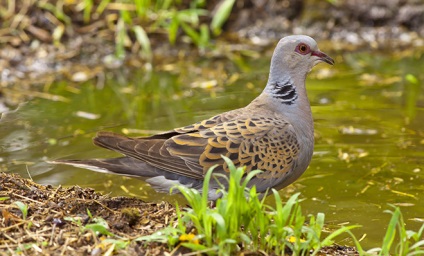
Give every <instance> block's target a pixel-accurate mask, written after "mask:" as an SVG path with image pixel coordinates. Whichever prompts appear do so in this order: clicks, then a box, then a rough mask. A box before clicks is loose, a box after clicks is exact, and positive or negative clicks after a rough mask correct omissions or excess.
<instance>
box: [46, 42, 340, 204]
mask: <svg viewBox="0 0 424 256" xmlns="http://www.w3.org/2000/svg"><path fill="white" fill-rule="evenodd" d="M322 62H324V63H328V64H330V65H334V60H333V59H332V58H331V57H330V56H328V55H327V54H325V53H324V52H322V51H320V50H319V48H318V45H317V42H316V41H315V40H314V39H313V38H311V37H309V36H306V35H290V36H286V37H283V38H282V39H280V40H279V42H278V44H277V46H276V47H275V50H274V52H273V55H272V57H271V64H270V70H269V76H268V81H267V83H266V85H265V88H264V89H263V91H262V93H261V94H260V95H259V96H257V97H256V98H255V99H254V100H253V101H252V102H251V103H250V104H248V105H247V106H245V107H243V108H239V109H234V110H230V111H228V112H224V113H221V114H218V115H215V116H213V117H211V118H209V119H205V120H201V121H199V122H197V123H194V124H191V125H188V126H184V127H179V128H175V129H173V130H170V131H167V132H163V133H159V134H155V135H153V136H149V137H133V138H131V137H127V136H123V135H120V134H116V133H112V132H107V131H101V132H98V133H97V134H96V136H95V137H94V138H93V143H94V144H95V145H97V146H100V147H103V148H106V149H109V150H113V151H116V152H119V153H121V154H122V155H123V156H121V157H117V158H109V159H87V160H55V161H51V163H54V164H67V165H72V166H75V167H80V168H85V169H89V170H92V171H97V172H102V173H113V174H119V175H124V176H129V177H136V178H140V179H142V180H144V181H145V182H147V183H148V184H150V186H152V187H153V188H154V189H155V190H156V191H158V192H168V193H169V191H170V189H171V188H173V187H174V186H176V185H182V186H184V187H186V188H193V189H197V190H199V191H200V192H201V189H202V185H203V180H204V177H205V175H206V172H207V171H208V169H209V168H211V167H212V166H216V167H215V169H214V170H213V174H217V173H219V174H224V176H225V175H226V176H228V175H229V170H228V169H229V168H228V166H227V164H226V163H225V161H224V159H223V158H222V156H225V157H227V158H229V159H230V160H231V161H232V162H233V163H234V165H236V166H245V172H246V173H249V172H250V171H253V170H261V171H262V172H260V173H258V174H256V175H255V176H254V177H253V178H252V179H251V180H250V181H249V183H248V187H253V186H256V191H257V192H258V193H262V194H265V193H266V192H267V191H268V190H269V189H271V188H274V189H276V190H280V189H282V188H284V187H286V186H288V185H290V184H291V183H293V182H294V181H295V180H296V179H298V178H299V177H300V176H301V175H302V174H303V173H304V172H305V170H306V169H307V167H308V166H309V164H310V161H311V158H312V153H313V149H314V124H313V118H312V113H311V107H310V102H309V99H308V96H307V91H306V87H305V80H306V77H307V74H308V73H309V72H310V70H311V69H312V68H313V67H314V66H315V65H317V64H318V63H322ZM217 176H220V177H221V176H222V175H217ZM221 186H224V187H225V188H227V187H228V181H226V180H225V179H220V178H216V179H211V180H210V184H209V191H208V199H209V200H211V201H216V200H217V199H218V198H219V197H220V193H219V190H220V189H221ZM173 191H176V190H175V189H174V190H173Z"/></svg>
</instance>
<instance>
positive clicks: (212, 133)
mask: <svg viewBox="0 0 424 256" xmlns="http://www.w3.org/2000/svg"><path fill="white" fill-rule="evenodd" d="M214 118H215V117H213V118H212V120H215V121H216V123H218V124H216V123H215V125H213V123H212V122H208V121H209V120H211V119H209V120H205V121H202V122H199V123H198V124H195V125H194V126H193V127H191V126H188V127H186V128H184V127H183V128H179V129H176V130H175V131H172V132H169V133H164V134H158V135H155V136H152V137H148V138H135V139H132V138H127V137H124V136H120V135H116V134H113V133H107V132H106V133H105V132H102V133H99V134H98V136H97V137H96V138H95V139H94V142H95V144H96V145H99V146H102V147H105V148H108V149H113V150H115V151H118V152H120V153H122V154H124V155H127V156H129V157H133V158H136V159H139V160H142V161H145V162H147V163H149V164H150V165H152V166H155V167H157V168H160V169H162V170H166V171H169V172H173V173H177V174H181V175H183V176H187V177H191V178H195V179H201V178H203V176H204V174H205V173H206V171H207V170H208V169H209V168H210V167H211V166H213V165H215V164H218V165H219V167H218V168H217V169H216V171H228V170H227V169H228V167H227V166H226V165H225V164H224V161H223V159H222V158H221V155H224V156H227V157H228V158H230V159H231V160H232V161H233V162H234V163H235V164H236V165H244V166H246V167H247V171H250V170H253V169H261V170H263V171H265V172H264V173H262V174H261V175H260V176H258V177H259V178H269V177H280V176H281V175H283V174H284V173H286V172H287V171H289V170H290V169H291V168H292V166H293V163H294V161H295V160H296V159H297V155H298V152H299V144H298V142H297V140H296V136H295V133H294V132H293V130H292V127H291V125H290V124H288V123H286V122H284V121H282V120H279V119H273V118H262V117H258V118H239V119H236V120H233V121H227V122H222V120H218V118H215V119H214ZM196 126H197V127H196ZM206 126H211V127H210V128H207V127H206ZM184 130H185V131H187V132H189V133H186V134H180V133H179V132H183V131H184ZM177 131H178V132H177ZM168 137H169V138H168Z"/></svg>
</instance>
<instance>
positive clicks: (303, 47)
mask: <svg viewBox="0 0 424 256" xmlns="http://www.w3.org/2000/svg"><path fill="white" fill-rule="evenodd" d="M296 52H298V53H300V54H302V55H305V54H308V53H309V52H310V48H309V45H307V44H304V43H300V44H298V45H297V47H296Z"/></svg>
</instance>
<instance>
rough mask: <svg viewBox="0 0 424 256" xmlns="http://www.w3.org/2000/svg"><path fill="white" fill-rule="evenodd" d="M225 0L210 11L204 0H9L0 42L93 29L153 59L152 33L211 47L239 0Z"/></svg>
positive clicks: (2, 10) (0, 20) (119, 47)
mask: <svg viewBox="0 0 424 256" xmlns="http://www.w3.org/2000/svg"><path fill="white" fill-rule="evenodd" d="M221 2H222V3H221V4H220V5H219V6H218V7H217V10H216V11H215V12H214V13H213V14H212V13H210V12H209V11H208V10H207V9H206V8H207V6H206V1H205V0H192V1H172V0H157V1H152V0H99V1H94V0H72V1H69V0H56V1H53V0H40V1H19V0H8V1H7V4H5V5H2V6H0V24H1V25H0V28H3V31H2V33H1V35H2V36H3V38H2V39H1V40H0V43H10V44H13V45H18V44H22V43H30V42H31V41H33V40H34V39H38V40H41V41H46V42H53V43H54V44H55V45H60V44H61V43H62V42H63V41H64V40H66V38H70V37H74V36H75V33H76V32H77V31H79V32H77V33H87V34H90V33H93V32H95V34H96V35H100V34H102V35H103V37H105V34H107V37H109V38H112V40H113V41H114V43H115V47H116V48H115V49H116V55H117V57H120V58H122V57H124V56H125V54H126V50H131V51H136V52H138V53H139V54H140V55H141V56H142V57H143V58H144V59H146V60H150V59H151V58H152V49H151V37H152V36H156V37H157V36H158V35H166V36H167V37H168V40H169V42H170V43H171V44H174V43H176V41H177V40H178V39H179V38H181V40H188V41H190V42H191V43H193V44H194V45H196V46H197V47H198V48H200V49H204V48H206V47H208V46H209V45H210V38H211V34H213V35H219V34H220V33H221V31H222V26H223V25H224V23H225V21H226V20H227V19H228V17H229V15H230V13H231V10H232V8H233V6H234V3H235V0H224V1H221ZM40 13H42V15H39V14H40ZM81 31H85V32H81ZM184 38H185V39H184Z"/></svg>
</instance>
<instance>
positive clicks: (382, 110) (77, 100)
mask: <svg viewBox="0 0 424 256" xmlns="http://www.w3.org/2000/svg"><path fill="white" fill-rule="evenodd" d="M343 59H344V60H345V64H344V65H343V64H338V65H336V66H335V67H333V68H332V69H328V68H325V67H320V69H318V70H316V71H315V72H316V73H313V74H312V76H311V77H312V78H311V79H309V80H308V81H307V87H308V92H309V96H310V99H311V104H312V111H313V115H314V118H315V128H316V146H315V154H314V158H313V160H312V163H311V166H310V167H309V169H308V170H307V172H306V173H305V174H304V175H303V176H302V177H301V178H300V179H299V180H298V181H297V182H295V183H294V184H293V185H292V186H290V187H288V188H286V189H283V190H282V191H281V192H280V194H281V195H282V196H283V197H288V196H289V194H291V193H293V191H300V192H302V196H303V197H305V198H307V200H305V201H304V202H303V203H302V207H303V210H304V211H306V212H307V213H312V214H316V213H317V212H324V213H326V217H327V222H328V223H329V224H331V225H338V224H346V223H350V224H357V223H359V224H362V225H364V227H363V228H361V229H360V230H357V231H356V233H355V234H357V235H358V236H362V235H363V234H367V236H366V237H365V239H364V245H365V246H368V247H372V246H377V245H379V244H380V242H381V240H382V236H383V234H384V232H385V230H384V229H383V227H385V226H386V225H387V223H388V220H389V217H390V216H389V215H388V214H384V213H383V210H385V209H388V208H389V207H388V206H387V204H388V203H390V204H395V205H399V206H401V207H402V211H403V213H404V215H405V218H406V219H407V220H409V221H407V224H408V228H409V229H416V228H418V227H419V226H420V225H421V223H419V222H418V221H417V220H423V219H424V204H423V202H424V193H423V192H424V127H423V125H422V120H424V110H423V107H422V106H424V93H423V90H422V89H421V88H422V82H420V81H423V80H424V78H423V75H422V70H423V64H422V63H424V59H423V57H422V56H421V57H408V58H402V59H400V58H395V59H394V60H392V59H391V58H389V57H387V56H384V55H382V56H379V55H375V56H369V55H364V54H352V55H346V56H343ZM268 60H269V58H264V59H260V60H254V61H252V62H251V63H249V65H246V66H244V68H246V67H250V70H243V73H240V74H237V69H236V68H235V67H234V66H233V64H231V63H228V62H225V61H221V62H211V61H207V60H204V61H203V62H201V63H200V64H199V65H200V66H201V67H199V65H197V66H194V65H193V64H187V66H184V65H180V66H178V71H175V69H174V72H172V71H171V72H169V71H159V72H152V73H148V74H143V73H141V72H133V73H131V74H128V73H129V72H128V70H123V71H122V72H121V73H119V72H115V73H114V74H112V73H111V74H106V76H107V79H106V84H105V86H104V88H103V89H97V88H96V86H95V85H94V84H90V83H86V84H80V85H79V84H70V83H66V82H64V81H61V82H58V83H56V84H54V85H52V86H51V88H53V89H52V91H51V92H52V93H54V94H58V95H61V96H63V97H65V98H66V99H67V101H57V102H55V101H50V100H44V99H34V100H32V101H31V102H29V103H27V104H25V105H23V106H22V107H20V108H19V109H18V110H17V111H15V112H12V113H9V114H8V115H7V116H5V117H3V118H2V121H1V123H0V133H1V136H0V148H1V152H0V167H1V170H3V171H9V172H15V173H19V174H21V175H22V176H24V177H29V175H31V177H32V178H33V179H34V180H35V181H36V182H39V183H42V184H52V185H59V184H61V185H75V184H78V185H80V186H89V187H93V188H95V189H97V190H99V191H103V192H105V193H109V192H110V193H111V194H112V195H131V196H138V197H141V198H143V199H146V200H170V201H174V200H181V198H180V197H179V196H172V197H171V196H168V195H166V194H158V193H156V192H155V191H154V190H152V189H151V188H150V187H149V186H147V185H145V183H143V182H141V181H139V180H136V179H130V178H123V177H119V176H112V175H104V174H99V173H94V172H89V171H85V170H80V169H75V168H72V167H70V166H51V165H48V164H46V163H45V162H44V161H45V160H47V159H58V158H63V159H73V158H74V159H82V158H94V157H99V158H102V157H113V156H116V153H113V152H109V151H107V150H104V149H100V148H97V147H95V146H93V145H92V143H91V138H92V137H93V136H94V134H95V133H96V132H97V131H100V130H109V131H114V132H118V133H128V135H130V136H144V135H149V134H152V133H156V132H158V131H164V130H168V129H171V128H173V127H178V126H183V125H186V124H190V123H194V122H196V121H198V120H201V119H204V118H207V117H210V116H212V115H214V114H216V113H221V112H224V111H226V110H229V109H234V108H239V107H242V106H245V105H246V104H248V103H249V102H250V101H251V100H252V99H253V98H254V97H255V96H257V95H258V94H259V93H260V91H261V90H262V88H263V86H264V85H265V84H264V83H265V81H266V75H267V72H268V70H267V68H268ZM370 63H372V64H373V65H374V66H370V65H369V64H370ZM191 65H192V66H191ZM208 67H220V68H217V69H211V68H208ZM223 67H224V68H223ZM167 69H169V67H167ZM223 70H226V71H227V72H228V73H230V74H236V75H233V76H229V75H228V74H226V73H225V72H224V71H223ZM411 76H413V77H415V78H416V80H414V79H411ZM202 79H204V80H202ZM94 82H95V81H94ZM94 82H93V83H94ZM194 87H195V88H194ZM331 225H330V227H331ZM341 243H343V242H341Z"/></svg>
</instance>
